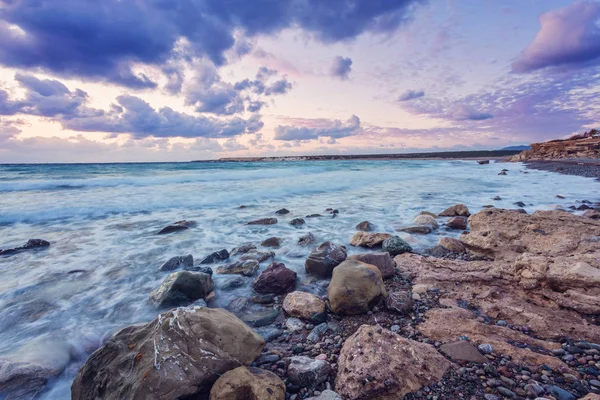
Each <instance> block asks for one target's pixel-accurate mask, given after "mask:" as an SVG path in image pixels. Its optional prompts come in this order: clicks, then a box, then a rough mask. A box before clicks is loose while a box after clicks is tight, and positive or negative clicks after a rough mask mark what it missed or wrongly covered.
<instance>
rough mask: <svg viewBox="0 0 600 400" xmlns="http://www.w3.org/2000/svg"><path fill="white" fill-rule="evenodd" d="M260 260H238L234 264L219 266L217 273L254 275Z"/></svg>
mask: <svg viewBox="0 0 600 400" xmlns="http://www.w3.org/2000/svg"><path fill="white" fill-rule="evenodd" d="M258 266H259V264H258V261H256V260H247V261H237V262H234V263H233V264H228V265H223V266H220V267H218V268H217V274H239V275H244V276H253V275H254V274H256V272H257V271H258Z"/></svg>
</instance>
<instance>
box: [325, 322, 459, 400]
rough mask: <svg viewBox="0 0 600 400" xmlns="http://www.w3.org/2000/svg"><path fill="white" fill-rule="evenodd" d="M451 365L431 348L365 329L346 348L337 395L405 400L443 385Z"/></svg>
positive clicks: (358, 399) (349, 399)
mask: <svg viewBox="0 0 600 400" xmlns="http://www.w3.org/2000/svg"><path fill="white" fill-rule="evenodd" d="M451 365H452V364H451V363H450V362H449V361H448V360H446V359H445V358H444V357H443V356H442V355H441V354H440V353H438V352H437V350H436V349H435V347H433V346H431V345H428V344H425V343H421V342H416V341H413V340H409V339H404V338H403V337H401V336H399V335H397V334H395V333H392V332H390V331H389V330H387V329H382V328H380V327H378V326H371V325H362V326H361V327H360V328H358V330H357V331H356V333H354V334H353V335H352V336H350V337H349V338H348V339H346V341H345V342H344V345H343V346H342V350H341V352H340V357H339V360H338V373H337V377H336V380H335V391H336V392H337V393H339V394H340V395H341V396H342V397H343V398H344V399H347V400H362V399H380V400H393V399H398V400H401V399H403V398H404V396H405V395H406V394H407V393H411V392H416V391H417V390H419V389H421V388H422V387H423V386H426V385H431V384H433V383H435V382H437V381H439V380H440V379H441V378H442V376H443V375H444V374H445V373H446V371H447V370H448V368H450V367H451ZM366 377H369V378H368V379H367V378H366Z"/></svg>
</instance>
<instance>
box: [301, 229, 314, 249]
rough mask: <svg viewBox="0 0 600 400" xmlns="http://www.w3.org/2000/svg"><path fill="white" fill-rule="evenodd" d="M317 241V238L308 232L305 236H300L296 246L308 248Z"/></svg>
mask: <svg viewBox="0 0 600 400" xmlns="http://www.w3.org/2000/svg"><path fill="white" fill-rule="evenodd" d="M316 241H317V238H316V237H315V235H313V234H312V233H310V232H308V233H307V234H306V235H303V236H300V238H299V239H298V245H300V246H308V245H309V244H313V243H314V242H316Z"/></svg>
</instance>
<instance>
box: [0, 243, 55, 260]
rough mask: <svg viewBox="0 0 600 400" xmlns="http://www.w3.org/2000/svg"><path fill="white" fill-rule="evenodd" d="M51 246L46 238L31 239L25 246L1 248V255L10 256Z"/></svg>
mask: <svg viewBox="0 0 600 400" xmlns="http://www.w3.org/2000/svg"><path fill="white" fill-rule="evenodd" d="M48 246H50V242H48V241H46V240H44V239H29V240H28V241H27V243H25V244H24V245H23V246H19V247H15V248H14V249H6V250H2V249H0V256H10V255H13V254H16V253H20V252H22V251H26V250H34V249H43V248H46V247H48Z"/></svg>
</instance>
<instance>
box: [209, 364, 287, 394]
mask: <svg viewBox="0 0 600 400" xmlns="http://www.w3.org/2000/svg"><path fill="white" fill-rule="evenodd" d="M284 399H285V384H284V383H283V381H282V380H281V379H280V378H279V377H278V376H277V375H275V374H274V373H272V372H270V371H266V370H264V369H260V368H254V367H238V368H236V369H232V370H231V371H227V372H226V373H225V374H224V375H222V376H221V377H220V378H219V379H217V381H216V382H215V384H214V385H213V387H212V389H211V390H210V400H284Z"/></svg>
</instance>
